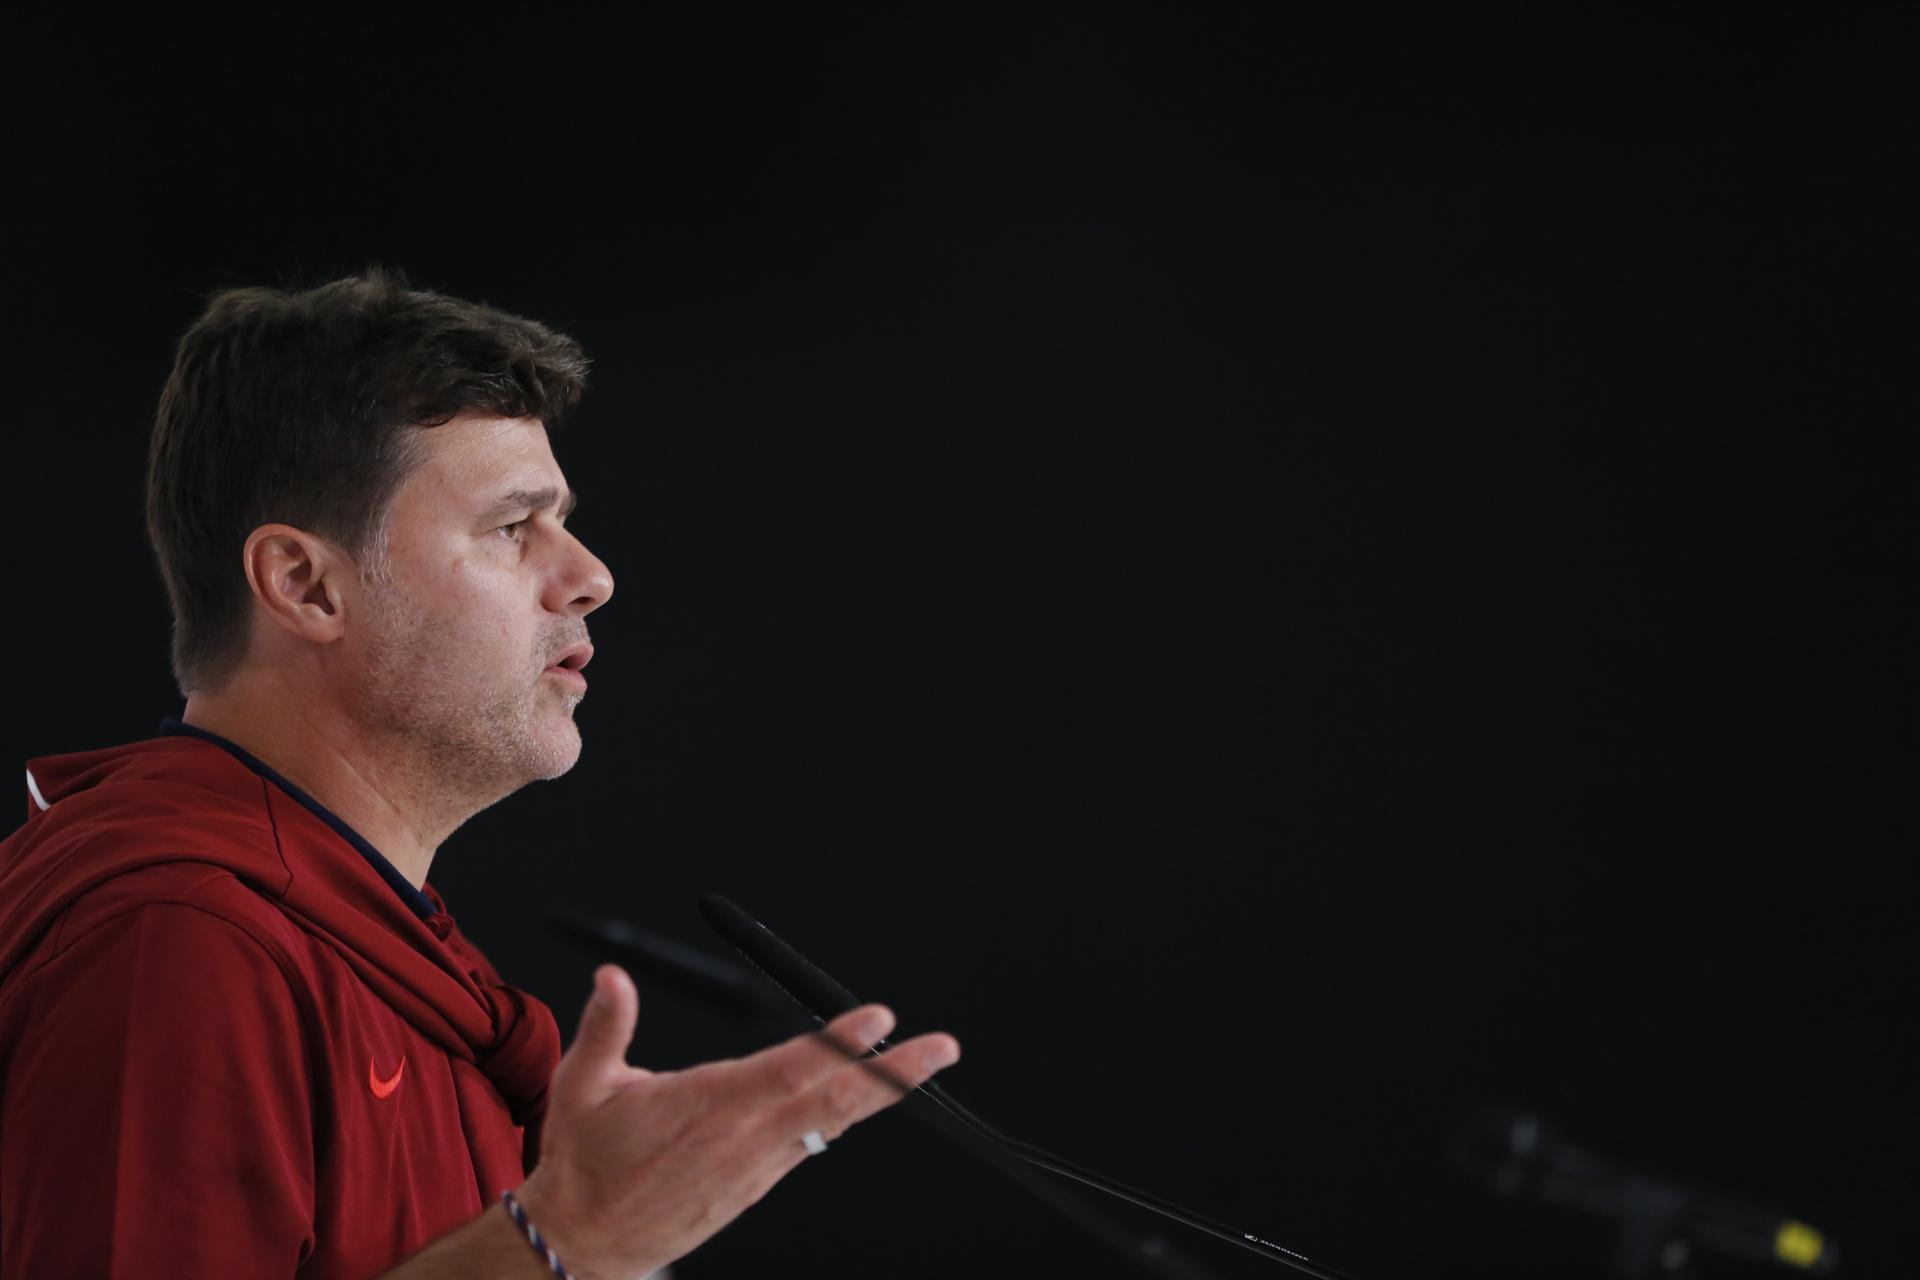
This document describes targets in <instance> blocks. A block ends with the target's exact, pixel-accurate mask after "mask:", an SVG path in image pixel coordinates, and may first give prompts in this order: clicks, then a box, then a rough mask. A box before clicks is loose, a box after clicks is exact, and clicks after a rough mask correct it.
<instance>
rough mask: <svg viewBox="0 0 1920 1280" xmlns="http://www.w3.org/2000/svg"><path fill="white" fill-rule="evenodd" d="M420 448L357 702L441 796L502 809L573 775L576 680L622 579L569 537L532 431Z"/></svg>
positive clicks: (373, 612)
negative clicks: (522, 792)
mask: <svg viewBox="0 0 1920 1280" xmlns="http://www.w3.org/2000/svg"><path fill="white" fill-rule="evenodd" d="M417 443H418V445H419V446H420V447H421V448H422V449H423V450H424V451H425V461H424V462H422V463H421V464H420V466H419V467H418V468H417V469H416V470H414V472H413V473H412V474H411V475H409V476H408V477H407V479H406V481H405V482H404V483H403V484H402V485H401V487H400V490H399V492H398V493H397V494H395V496H394V499H393V504H392V506H391V508H390V509H389V513H388V520H387V539H386V553H385V555H384V557H380V556H378V555H377V554H370V555H369V557H368V558H367V560H368V562H369V567H371V568H372V569H373V570H374V572H375V575H376V576H372V577H369V576H367V575H365V574H363V576H362V579H361V584H360V586H361V591H360V601H361V607H360V611H359V618H358V625H357V626H355V627H354V628H352V630H351V633H350V634H351V639H350V651H349V653H348V655H346V656H347V657H348V658H349V661H350V663H351V666H350V670H351V671H352V673H353V674H352V677H351V682H352V684H353V685H354V687H353V688H352V689H350V690H348V691H347V697H348V699H349V701H350V702H351V703H352V705H353V706H354V710H355V713H356V716H357V717H358V718H359V719H361V721H362V722H363V723H364V724H365V725H367V727H368V728H369V729H371V730H373V731H375V732H377V733H378V734H380V735H381V736H382V737H384V738H387V739H389V740H400V741H402V742H404V743H405V744H407V745H409V746H411V747H413V748H415V749H417V750H418V751H419V753H420V757H421V759H422V760H423V761H424V762H425V763H426V764H427V765H428V766H429V768H430V769H431V771H432V776H433V778H434V779H435V782H436V784H437V785H448V786H451V787H454V788H457V789H459V790H461V791H465V792H470V793H473V794H476V795H480V796H484V797H489V798H490V799H497V798H499V797H500V796H504V795H506V794H508V793H509V792H512V791H514V790H515V789H517V788H519V787H521V786H523V785H525V784H526V783H527V782H530V781H532V780H534V779H536V778H554V777H558V776H559V775H560V774H563V773H565V772H566V771H567V770H568V769H570V768H572V767H573V764H574V761H576V760H577V759H579V756H580V731H579V730H578V729H577V728H576V727H575V726H574V723H573V709H574V707H575V706H577V705H578V704H579V702H580V699H581V698H582V697H584V696H585V695H586V680H585V678H584V677H583V676H582V675H580V674H579V673H578V671H577V670H576V669H575V668H578V667H580V666H582V665H584V664H585V659H586V657H587V656H588V653H589V650H587V649H586V648H585V644H586V639H587V624H586V616H587V615H588V614H589V613H591V612H593V611H594V610H595V609H597V608H599V607H600V606H601V605H602V604H605V603H606V601H607V598H608V597H609V596H611V595H612V594H613V576H612V574H611V573H609V572H608V570H607V566H606V565H604V564H602V563H601V562H600V559H599V557H597V556H595V555H594V554H593V553H592V552H590V551H588V550H587V549H586V547H585V546H583V545H581V543H580V541H579V539H577V538H575V537H574V536H573V535H572V534H571V533H569V532H567V530H566V528H565V520H566V514H567V511H568V510H569V509H570V508H571V506H572V494H571V491H570V490H569V489H568V488H567V482H566V479H565V477H563V476H562V475H561V474H560V466H559V464H558V463H557V462H555V461H554V457H553V451H552V449H551V448H550V447H549V446H548V443H547V432H546V428H545V427H544V426H542V425H541V424H540V422H539V421H538V420H535V419H527V418H495V417H486V416H482V415H478V414H474V415H468V414H462V415H461V416H460V417H457V418H455V419H454V420H453V421H451V422H449V423H447V424H445V425H444V426H439V427H431V428H426V429H424V430H421V431H420V433H419V436H418V439H417ZM382 560H384V564H385V566H386V569H387V572H386V573H385V574H380V573H379V569H380V561H382ZM560 664H564V665H560Z"/></svg>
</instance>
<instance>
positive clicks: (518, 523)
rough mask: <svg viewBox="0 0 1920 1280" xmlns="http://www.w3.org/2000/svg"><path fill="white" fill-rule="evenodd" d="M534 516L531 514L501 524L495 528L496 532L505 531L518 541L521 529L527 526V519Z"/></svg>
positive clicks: (508, 535)
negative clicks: (509, 522) (510, 522)
mask: <svg viewBox="0 0 1920 1280" xmlns="http://www.w3.org/2000/svg"><path fill="white" fill-rule="evenodd" d="M532 518H533V517H531V516H523V517H521V518H520V519H518V520H515V521H514V522H513V523H512V524H503V525H501V526H500V527H499V528H498V529H495V530H494V532H495V533H504V534H506V535H507V537H509V538H511V539H513V540H514V541H515V542H518V541H520V531H521V530H522V529H523V528H525V527H526V523H527V521H528V520H530V519H532Z"/></svg>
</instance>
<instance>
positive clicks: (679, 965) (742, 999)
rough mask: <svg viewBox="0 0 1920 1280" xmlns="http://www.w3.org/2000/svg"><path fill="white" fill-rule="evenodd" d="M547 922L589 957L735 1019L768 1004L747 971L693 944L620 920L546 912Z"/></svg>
mask: <svg viewBox="0 0 1920 1280" xmlns="http://www.w3.org/2000/svg"><path fill="white" fill-rule="evenodd" d="M547 924H548V926H549V927H550V928H552V929H553V931H554V932H555V933H558V934H560V935H561V936H562V937H564V938H566V939H568V940H569V941H571V942H574V943H577V944H579V945H581V946H584V947H586V948H587V949H588V950H589V951H590V952H591V953H592V954H594V955H597V956H601V957H603V958H605V959H609V960H614V961H617V962H619V963H620V964H622V965H624V966H625V967H626V968H628V969H633V970H638V971H639V972H641V973H645V974H649V975H651V976H652V977H655V978H658V979H659V980H660V981H662V982H664V983H666V984H667V985H668V986H671V987H675V988H678V989H679V990H680V991H681V992H683V993H684V994H687V995H691V996H694V997H697V998H698V999H700V1000H703V1001H705V1002H706V1003H708V1004H713V1005H718V1006H720V1008H722V1009H724V1010H726V1011H727V1012H728V1013H730V1014H733V1015H734V1016H735V1017H745V1016H747V1015H749V1014H752V1013H756V1012H759V1011H762V1010H765V1009H768V1008H769V1007H770V1004H769V1000H770V997H768V996H767V995H766V994H765V993H764V990H763V989H762V987H761V986H760V984H759V983H758V982H756V981H754V977H753V973H752V971H750V970H748V969H745V968H743V967H741V966H740V965H736V964H734V963H733V962H731V961H728V960H721V959H719V958H717V957H715V956H711V955H708V954H707V953H706V952H704V951H702V950H700V949H699V948H698V947H689V946H687V945H686V944H685V943H681V942H675V941H674V940H673V939H672V938H667V937H663V936H661V935H660V934H657V933H649V932H648V931H647V930H645V929H640V928H636V927H634V926H633V925H630V924H627V923H626V922H625V921H622V920H608V919H605V918H603V917H600V916H589V915H582V914H580V913H578V912H573V911H549V912H548V913H547Z"/></svg>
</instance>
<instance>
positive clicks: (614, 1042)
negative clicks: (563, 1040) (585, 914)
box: [553, 964, 640, 1101]
mask: <svg viewBox="0 0 1920 1280" xmlns="http://www.w3.org/2000/svg"><path fill="white" fill-rule="evenodd" d="M639 1020H640V993H639V992H638V991H637V990H635V989H634V985H633V979H632V978H630V977H629V976H627V971H626V970H625V969H622V968H621V967H620V966H619V965H617V964H603V965H601V966H600V967H599V968H597V969H595V970H594V971H593V994H592V995H590V996H588V997H587V1007H586V1008H585V1009H582V1010H581V1011H580V1029H579V1031H577V1032H575V1033H574V1037H573V1043H572V1044H571V1045H569V1046H567V1051H566V1053H565V1054H563V1055H562V1056H561V1058H560V1065H559V1066H558V1067H556V1068H555V1069H554V1073H553V1093H554V1094H555V1095H556V1100H557V1096H558V1095H562V1094H572V1093H574V1092H575V1091H582V1092H585V1093H586V1094H587V1095H588V1099H589V1100H590V1101H597V1100H598V1099H599V1097H600V1096H601V1095H602V1094H603V1093H605V1092H606V1088H607V1082H608V1079H609V1077H610V1076H611V1075H613V1074H614V1073H615V1071H616V1069H624V1068H625V1067H626V1065H627V1046H628V1045H629V1044H632V1043H633V1029H634V1026H635V1025H636V1024H637V1023H638V1022H639Z"/></svg>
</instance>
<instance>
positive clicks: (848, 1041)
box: [743, 1004, 893, 1095]
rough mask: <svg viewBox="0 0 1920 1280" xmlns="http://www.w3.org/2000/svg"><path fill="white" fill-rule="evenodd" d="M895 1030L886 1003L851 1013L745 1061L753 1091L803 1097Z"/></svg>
mask: <svg viewBox="0 0 1920 1280" xmlns="http://www.w3.org/2000/svg"><path fill="white" fill-rule="evenodd" d="M891 1030H893V1011H892V1010H891V1009H888V1008H887V1007H886V1006H885V1005H883V1004H865V1005H861V1006H860V1007H859V1008H858V1009H852V1010H849V1011H848V1012H846V1013H843V1014H841V1015H840V1016H839V1017H837V1018H835V1019H834V1020H833V1021H832V1022H829V1023H828V1024H827V1025H826V1026H824V1027H822V1028H820V1030H818V1031H809V1032H806V1033H804V1034H801V1035H797V1036H795V1037H794V1038H793V1039H791V1040H789V1041H787V1042H786V1043H785V1044H779V1045H775V1046H774V1047H773V1048H771V1049H762V1050H761V1051H760V1052H759V1053H756V1054H754V1055H753V1056H752V1057H750V1058H748V1059H746V1060H745V1062H744V1063H743V1066H744V1067H745V1068H746V1070H747V1073H748V1076H747V1079H746V1080H745V1081H744V1084H745V1085H746V1087H747V1088H749V1089H755V1090H758V1089H770V1090H773V1091H775V1092H777V1093H781V1094H788V1095H792V1094H799V1093H804V1092H806V1091H807V1090H809V1089H811V1088H813V1087H814V1086H815V1085H817V1084H819V1083H820V1082H821V1081H822V1080H825V1079H826V1078H827V1077H828V1076H830V1075H832V1074H833V1073H834V1072H835V1071H837V1070H839V1069H840V1068H841V1067H844V1066H845V1065H846V1064H847V1063H848V1061H850V1060H851V1059H854V1058H858V1057H860V1056H861V1055H863V1054H865V1053H866V1051H867V1050H868V1049H870V1048H872V1047H873V1045H874V1042H875V1041H877V1040H880V1039H882V1038H884V1037H885V1036H886V1034H887V1033H888V1032H889V1031H891Z"/></svg>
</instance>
